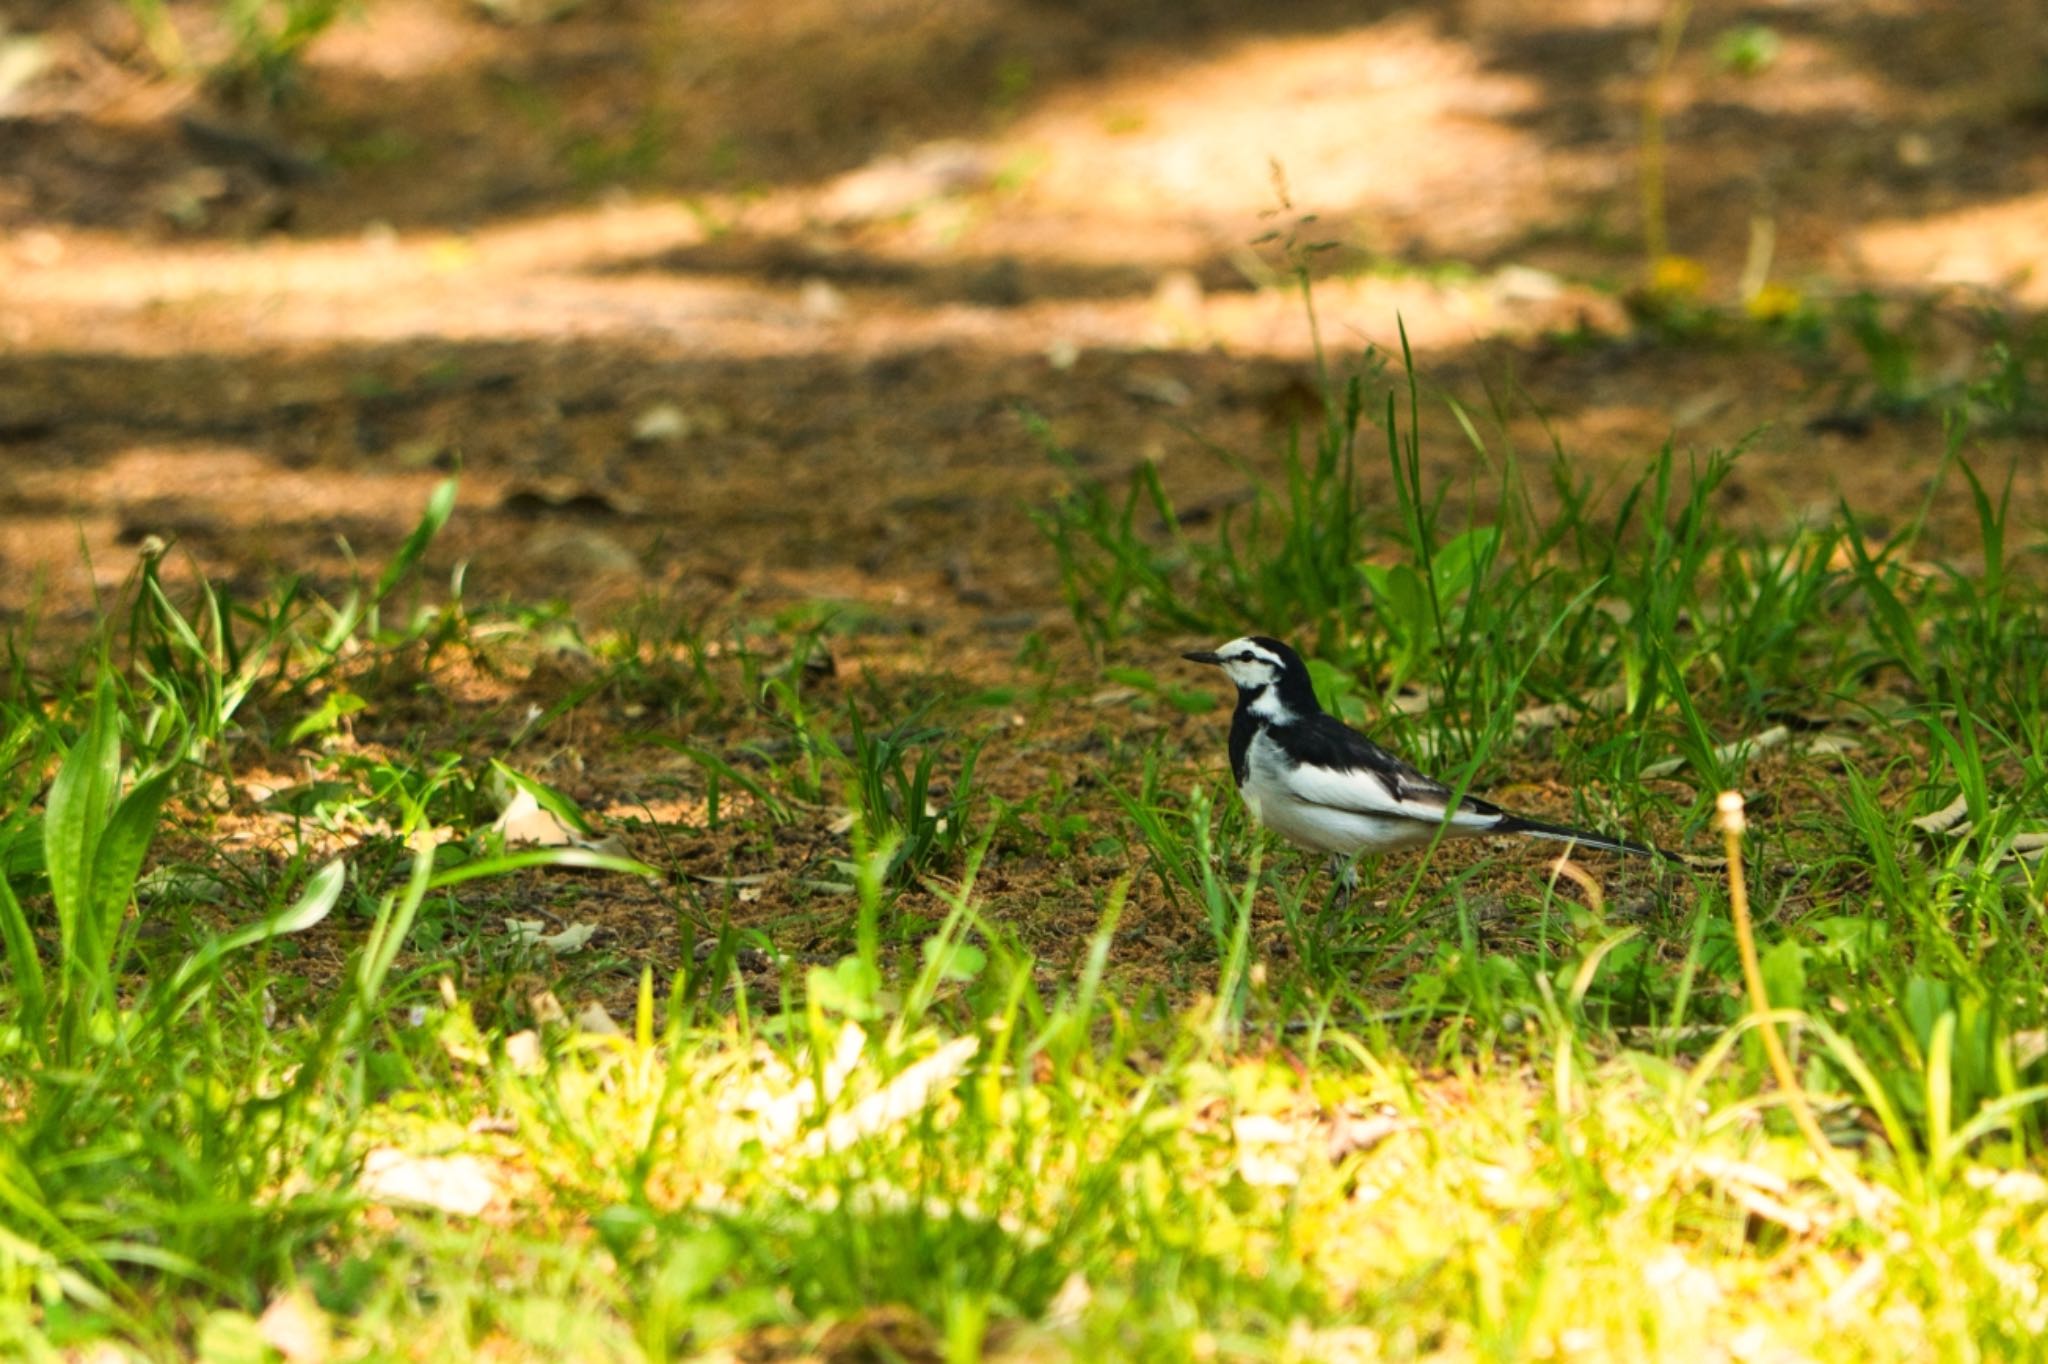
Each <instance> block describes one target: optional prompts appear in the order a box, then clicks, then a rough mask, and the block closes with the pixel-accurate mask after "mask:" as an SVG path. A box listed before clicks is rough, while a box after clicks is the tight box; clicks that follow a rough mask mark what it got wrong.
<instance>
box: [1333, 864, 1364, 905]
mask: <svg viewBox="0 0 2048 1364" xmlns="http://www.w3.org/2000/svg"><path fill="white" fill-rule="evenodd" d="M1330 875H1331V876H1332V877H1334V878H1336V881H1337V894H1336V897H1335V898H1334V900H1333V901H1332V903H1333V904H1334V905H1335V906H1336V907H1337V908H1338V909H1342V908H1344V906H1346V905H1348V904H1350V903H1351V897H1352V895H1353V894H1354V893H1355V892H1356V891H1357V890H1358V864H1357V863H1356V862H1354V861H1352V860H1351V859H1350V858H1348V857H1346V856H1345V855H1344V854H1343V853H1331V854H1330Z"/></svg>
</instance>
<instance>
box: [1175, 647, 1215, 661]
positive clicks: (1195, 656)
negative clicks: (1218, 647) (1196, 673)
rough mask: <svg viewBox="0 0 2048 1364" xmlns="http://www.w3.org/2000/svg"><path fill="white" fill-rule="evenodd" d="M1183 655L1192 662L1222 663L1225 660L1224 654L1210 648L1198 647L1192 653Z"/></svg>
mask: <svg viewBox="0 0 2048 1364" xmlns="http://www.w3.org/2000/svg"><path fill="white" fill-rule="evenodd" d="M1181 657H1182V658H1185V659H1186V660H1187V661H1188V662H1190V663H1221V662H1222V661H1223V655H1221V654H1219V653H1215V652H1213V651H1212V650H1209V649H1198V650H1196V651H1195V652H1194V653H1191V654H1182V655H1181Z"/></svg>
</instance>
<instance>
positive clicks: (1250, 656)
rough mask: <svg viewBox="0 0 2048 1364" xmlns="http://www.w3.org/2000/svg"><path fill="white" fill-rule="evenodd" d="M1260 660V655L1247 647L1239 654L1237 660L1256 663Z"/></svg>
mask: <svg viewBox="0 0 2048 1364" xmlns="http://www.w3.org/2000/svg"><path fill="white" fill-rule="evenodd" d="M1258 660H1259V656H1258V655H1257V654H1255V653H1253V652H1252V651H1251V650H1250V649H1246V650H1245V651H1244V652H1243V653H1241V654H1239V655H1238V656H1237V661H1238V662H1240V663H1256V662H1258Z"/></svg>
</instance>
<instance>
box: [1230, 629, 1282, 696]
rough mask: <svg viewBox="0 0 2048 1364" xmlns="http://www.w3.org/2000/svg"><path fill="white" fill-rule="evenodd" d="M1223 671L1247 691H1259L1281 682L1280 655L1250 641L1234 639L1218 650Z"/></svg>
mask: <svg viewBox="0 0 2048 1364" xmlns="http://www.w3.org/2000/svg"><path fill="white" fill-rule="evenodd" d="M1216 656H1217V658H1218V659H1220V660H1221V661H1222V665H1223V671H1224V672H1226V673H1228V674H1230V680H1231V681H1232V682H1235V683H1236V684H1237V685H1238V686H1239V687H1241V688H1243V689H1244V690H1245V691H1257V690H1258V689H1259V688H1260V687H1266V686H1271V685H1272V684H1273V683H1275V682H1277V681H1279V680H1280V672H1281V666H1282V665H1281V662H1280V655H1278V654H1276V653H1274V652H1273V651H1272V650H1271V649H1268V648H1267V647H1265V646H1264V645H1263V644H1254V643H1252V641H1251V640H1249V639H1233V640H1231V641H1230V643H1228V644H1225V645H1223V646H1222V647H1220V648H1218V649H1217V650H1216Z"/></svg>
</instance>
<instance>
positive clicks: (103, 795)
mask: <svg viewBox="0 0 2048 1364" xmlns="http://www.w3.org/2000/svg"><path fill="white" fill-rule="evenodd" d="M120 781H121V736H120V733H119V731H118V728H117V726H116V725H115V721H114V704H113V694H112V690H111V688H110V687H109V685H108V684H107V683H105V682H102V683H101V684H100V688H99V692H98V695H97V696H96V697H95V698H94V700H93V708H92V719H91V721H90V722H89V723H88V724H87V725H86V728H85V733H83V734H81V735H79V736H78V740H77V742H75V743H73V744H72V746H71V751H70V752H69V753H67V754H65V755H64V763H63V766H61V767H60V768H58V769H57V778H56V780H55V781H53V782H51V783H50V796H49V800H48V802H47V803H46V804H45V807H44V813H43V860H44V862H45V864H46V866H47V870H48V872H49V876H50V896H51V898H52V899H54V900H55V901H56V902H57V931H58V938H59V942H60V945H61V947H62V950H63V952H64V954H65V956H66V957H67V958H69V957H70V955H71V954H72V952H73V951H74V950H75V947H76V944H77V937H78V932H79V924H80V921H81V920H82V919H83V918H85V917H86V916H88V915H89V914H90V913H91V908H90V905H89V903H88V901H89V898H90V896H91V894H92V878H93V867H94V860H95V854H96V852H97V850H98V847H99V840H100V833H101V830H102V829H103V828H104V826H105V825H106V822H107V818H108V815H109V813H110V812H111V811H112V809H113V806H114V797H115V792H116V791H117V790H118V789H119V786H120Z"/></svg>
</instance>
